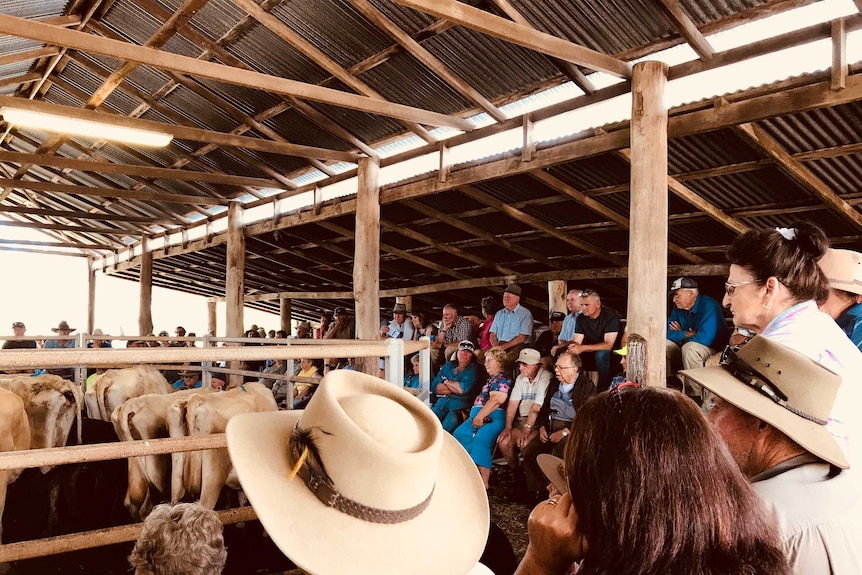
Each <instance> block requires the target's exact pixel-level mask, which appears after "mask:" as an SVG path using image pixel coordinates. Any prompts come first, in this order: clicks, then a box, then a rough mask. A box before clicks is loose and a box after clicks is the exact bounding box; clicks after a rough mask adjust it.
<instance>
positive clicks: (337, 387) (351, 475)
mask: <svg viewBox="0 0 862 575" xmlns="http://www.w3.org/2000/svg"><path fill="white" fill-rule="evenodd" d="M227 441H228V451H229V452H230V457H231V460H232V462H233V465H234V468H235V469H236V471H237V473H238V475H239V479H240V483H242V487H243V490H244V491H245V493H246V494H247V495H248V498H249V500H250V501H251V504H252V506H253V507H254V509H255V511H256V512H257V515H258V517H259V518H260V521H261V522H262V523H263V526H264V527H265V528H266V530H267V533H269V535H270V537H272V539H273V541H274V542H275V543H276V545H278V547H279V548H280V549H281V550H282V552H284V554H285V555H287V556H288V557H289V558H290V559H291V560H293V562H294V563H296V565H297V566H298V567H300V568H301V569H303V570H304V571H307V572H308V573H311V574H316V575H329V574H331V573H350V574H351V575H366V574H367V575H372V574H374V575H376V574H379V573H393V574H394V573H397V574H399V575H438V574H440V573H445V574H446V575H465V574H467V573H469V572H471V570H472V569H474V568H476V563H477V561H478V560H479V557H480V556H481V555H482V550H483V548H484V546H485V542H486V540H487V537H488V529H489V525H490V517H489V510H488V498H487V495H486V494H485V489H484V487H483V485H482V481H481V479H480V477H479V474H478V473H477V472H476V465H475V464H474V463H473V461H472V460H471V459H470V457H469V455H467V452H466V451H464V449H463V448H462V447H461V446H460V444H458V442H457V441H456V440H455V439H454V437H452V436H451V435H450V434H448V433H445V432H444V431H443V428H442V427H441V425H440V422H439V420H438V419H437V417H435V416H434V414H433V413H432V412H431V411H430V410H429V409H428V408H427V407H426V406H425V405H424V404H423V403H422V402H421V401H419V400H418V399H416V398H415V397H413V396H412V395H410V394H409V393H407V392H405V391H404V390H402V389H401V388H400V387H397V386H394V385H392V384H391V383H387V382H385V381H383V380H382V379H379V378H377V377H373V376H371V375H366V374H364V373H360V372H354V371H346V370H337V371H333V372H331V373H329V374H328V375H327V376H326V377H324V379H323V381H322V382H321V384H320V386H319V387H318V390H317V392H316V393H315V394H314V395H313V396H312V398H311V400H310V401H309V402H308V406H307V407H306V408H305V409H304V410H296V411H282V412H271V413H254V414H245V415H238V416H236V417H234V418H232V419H231V420H230V422H229V423H228V426H227ZM297 463H298V465H297ZM293 469H296V470H297V473H296V475H295V476H293V477H292V478H291V471H292V470H293ZM433 533H445V534H446V545H445V548H441V546H439V545H433V544H429V539H428V537H429V535H430V534H433ZM474 572H475V571H474Z"/></svg>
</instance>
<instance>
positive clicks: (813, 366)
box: [681, 335, 850, 469]
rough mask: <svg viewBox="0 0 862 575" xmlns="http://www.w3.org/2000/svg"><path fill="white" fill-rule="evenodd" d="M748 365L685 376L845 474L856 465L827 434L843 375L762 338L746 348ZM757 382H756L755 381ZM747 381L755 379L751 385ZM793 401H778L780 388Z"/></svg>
mask: <svg viewBox="0 0 862 575" xmlns="http://www.w3.org/2000/svg"><path fill="white" fill-rule="evenodd" d="M736 359H737V360H741V361H742V362H744V363H745V364H747V366H748V367H750V368H752V369H753V371H754V372H756V373H754V374H750V373H749V374H746V373H745V368H746V366H745V365H742V364H737V366H738V367H739V368H740V369H742V372H741V375H740V371H738V370H737V371H736V373H737V375H740V377H741V378H740V377H737V375H735V374H734V369H733V367H734V366H733V365H729V366H724V365H719V366H716V367H703V368H698V369H687V370H684V371H682V372H681V373H682V374H683V375H685V377H687V378H689V379H691V380H693V381H694V382H696V383H699V384H700V385H702V386H703V387H704V388H706V389H708V390H709V391H711V392H712V393H714V394H715V395H717V396H718V397H720V398H722V399H723V400H725V401H727V402H729V403H731V404H733V405H735V406H736V407H738V408H739V409H741V410H742V411H745V412H746V413H749V414H751V415H753V416H754V417H756V418H758V419H760V420H762V421H765V422H766V423H768V424H769V425H771V426H772V427H774V428H776V429H778V430H779V431H781V432H782V433H784V434H785V435H787V436H788V437H789V438H790V439H792V440H793V441H795V442H796V443H798V444H799V445H801V446H802V447H803V448H805V450H806V451H808V452H810V453H813V454H814V455H816V456H817V457H819V458H821V459H823V460H825V461H828V462H829V463H832V464H834V465H837V466H838V467H840V468H842V469H847V468H848V467H849V466H850V465H849V463H848V461H847V457H846V456H845V455H844V453H843V452H842V450H841V447H840V446H839V445H838V442H837V441H836V440H835V438H834V437H833V436H832V434H831V433H829V431H828V430H827V429H826V423H827V421H828V420H829V415H830V413H831V412H832V407H833V405H834V404H835V398H836V396H837V395H838V388H839V387H840V386H841V376H840V375H838V374H837V373H835V372H833V371H830V370H829V369H827V368H825V367H823V366H822V365H820V364H819V363H817V362H815V361H814V360H812V359H810V358H808V357H807V356H805V355H803V354H801V353H799V352H797V351H795V350H793V349H791V348H789V347H787V346H785V345H782V344H780V343H777V342H775V341H772V340H771V339H769V338H766V337H763V336H762V335H758V336H755V337H754V338H753V339H752V340H751V341H749V342H748V343H747V344H745V345H744V346H743V347H742V348H741V349H740V350H739V352H737V356H736ZM752 378H753V379H752ZM745 379H750V383H746V382H745ZM767 382H770V383H771V384H773V385H774V387H775V388H778V390H780V392H781V393H783V394H784V395H786V396H787V400H786V401H784V400H781V401H778V402H777V401H775V400H774V399H773V398H772V397H773V396H774V395H776V391H775V389H773V388H771V387H770V386H769V384H768V383H767Z"/></svg>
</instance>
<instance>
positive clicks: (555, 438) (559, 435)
mask: <svg viewBox="0 0 862 575" xmlns="http://www.w3.org/2000/svg"><path fill="white" fill-rule="evenodd" d="M564 437H565V435H563V430H562V429H560V430H559V431H555V432H553V433H552V434H550V435H549V436H548V439H549V440H550V442H551V443H559V442H561V441H562V440H563V438H564Z"/></svg>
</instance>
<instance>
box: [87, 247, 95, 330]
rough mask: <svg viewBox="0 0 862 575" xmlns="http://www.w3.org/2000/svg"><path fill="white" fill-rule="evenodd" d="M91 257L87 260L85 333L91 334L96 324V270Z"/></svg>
mask: <svg viewBox="0 0 862 575" xmlns="http://www.w3.org/2000/svg"><path fill="white" fill-rule="evenodd" d="M93 261H94V258H93V257H88V258H87V333H93V329H94V327H95V323H96V270H94V269H93Z"/></svg>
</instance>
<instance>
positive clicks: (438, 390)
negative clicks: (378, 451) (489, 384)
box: [431, 339, 484, 433]
mask: <svg viewBox="0 0 862 575" xmlns="http://www.w3.org/2000/svg"><path fill="white" fill-rule="evenodd" d="M474 350H475V346H474V345H473V342H472V341H470V340H468V339H465V340H464V341H462V342H461V343H460V344H459V345H458V354H457V356H456V357H455V359H454V360H452V361H447V362H446V363H444V364H443V367H442V368H440V373H438V374H437V377H435V378H434V381H432V382H431V401H432V403H433V406H432V407H431V411H433V412H434V415H436V416H437V418H438V419H439V420H440V422H441V423H442V424H443V429H445V430H446V431H448V432H449V433H452V432H453V431H455V428H456V427H458V426H459V425H460V424H461V421H460V420H459V418H458V412H459V411H461V410H469V409H470V408H471V407H472V406H473V399H475V397H476V393H477V392H478V390H479V388H480V387H481V385H482V383H481V382H480V379H482V378H481V376H480V374H482V375H484V369H483V368H481V367H480V366H479V364H478V363H477V362H476V356H475V355H474V354H473V351H474ZM435 397H436V401H435V400H434V398H435Z"/></svg>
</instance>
